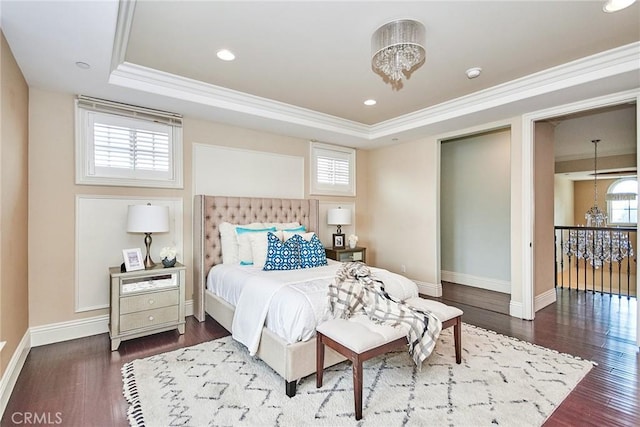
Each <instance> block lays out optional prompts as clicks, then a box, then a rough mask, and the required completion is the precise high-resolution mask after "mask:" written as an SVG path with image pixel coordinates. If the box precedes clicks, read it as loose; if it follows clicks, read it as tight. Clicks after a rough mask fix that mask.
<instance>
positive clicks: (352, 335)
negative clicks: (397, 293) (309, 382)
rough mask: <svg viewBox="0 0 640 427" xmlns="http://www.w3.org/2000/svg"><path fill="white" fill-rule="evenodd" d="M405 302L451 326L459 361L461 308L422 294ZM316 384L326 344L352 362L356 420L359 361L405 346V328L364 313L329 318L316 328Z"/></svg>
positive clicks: (359, 403)
mask: <svg viewBox="0 0 640 427" xmlns="http://www.w3.org/2000/svg"><path fill="white" fill-rule="evenodd" d="M407 304H408V305H410V306H412V307H415V308H419V309H423V310H428V311H430V312H432V313H433V314H434V315H435V316H436V317H437V318H438V319H440V321H441V322H442V329H443V330H444V329H446V328H448V327H450V326H453V335H454V341H455V352H456V363H458V364H460V363H461V362H462V337H461V335H462V310H460V309H458V308H456V307H451V306H448V305H445V304H442V303H440V302H438V301H432V300H427V299H424V298H418V297H416V298H411V299H409V300H407ZM316 332H317V337H316V345H317V349H316V387H317V388H320V387H322V374H323V367H324V346H325V345H326V346H329V347H330V348H332V349H333V350H335V351H337V352H338V353H340V354H341V355H343V356H344V357H346V358H347V359H349V360H351V362H352V364H353V397H354V401H355V415H356V420H360V419H361V418H362V362H364V361H365V360H368V359H371V358H373V357H376V356H379V355H381V354H384V353H387V352H388V351H391V350H394V349H396V348H398V347H402V346H405V347H406V346H407V332H406V330H405V329H403V328H394V327H391V326H388V325H381V324H378V323H375V322H373V321H371V320H370V319H369V318H368V317H367V316H366V315H358V316H353V317H351V318H349V319H332V320H329V321H326V322H323V323H321V324H320V325H318V327H317V328H316Z"/></svg>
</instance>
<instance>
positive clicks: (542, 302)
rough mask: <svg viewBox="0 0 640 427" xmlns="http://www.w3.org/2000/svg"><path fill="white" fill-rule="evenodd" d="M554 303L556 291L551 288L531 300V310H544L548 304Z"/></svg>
mask: <svg viewBox="0 0 640 427" xmlns="http://www.w3.org/2000/svg"><path fill="white" fill-rule="evenodd" d="M554 302H556V289H555V288H551V289H549V290H548V291H546V292H543V293H541V294H540V295H538V296H536V297H535V299H534V300H533V310H534V311H538V310H542V309H543V308H545V307H546V306H548V305H549V304H553V303H554Z"/></svg>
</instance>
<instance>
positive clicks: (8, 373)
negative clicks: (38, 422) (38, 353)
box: [0, 330, 31, 417]
mask: <svg viewBox="0 0 640 427" xmlns="http://www.w3.org/2000/svg"><path fill="white" fill-rule="evenodd" d="M30 343H31V335H30V331H29V330H27V332H25V334H24V336H23V337H22V339H21V340H20V343H19V344H18V347H17V348H16V351H15V352H14V353H13V355H12V356H11V360H9V364H8V365H7V369H6V370H5V371H4V374H2V379H0V417H2V415H3V414H4V410H5V409H6V408H7V403H9V398H10V397H11V393H12V392H13V387H14V386H15V385H16V381H18V376H19V375H20V371H22V367H23V366H24V362H25V360H27V356H28V355H29V350H31V345H30Z"/></svg>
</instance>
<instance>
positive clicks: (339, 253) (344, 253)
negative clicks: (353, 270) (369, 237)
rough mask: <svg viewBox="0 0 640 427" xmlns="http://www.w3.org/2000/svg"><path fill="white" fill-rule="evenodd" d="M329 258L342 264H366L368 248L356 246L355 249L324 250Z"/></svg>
mask: <svg viewBox="0 0 640 427" xmlns="http://www.w3.org/2000/svg"><path fill="white" fill-rule="evenodd" d="M324 251H325V253H326V254H327V258H331V259H334V260H336V261H340V262H350V261H362V262H366V253H367V248H361V247H359V246H356V247H355V248H353V249H351V248H345V249H333V248H324Z"/></svg>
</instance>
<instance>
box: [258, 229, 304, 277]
mask: <svg viewBox="0 0 640 427" xmlns="http://www.w3.org/2000/svg"><path fill="white" fill-rule="evenodd" d="M298 268H300V245H299V244H298V241H297V240H294V239H293V238H291V239H289V240H287V241H286V242H281V241H280V239H278V236H276V235H275V234H273V233H268V234H267V259H266V260H265V262H264V267H262V269H263V270H296V269H298Z"/></svg>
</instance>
